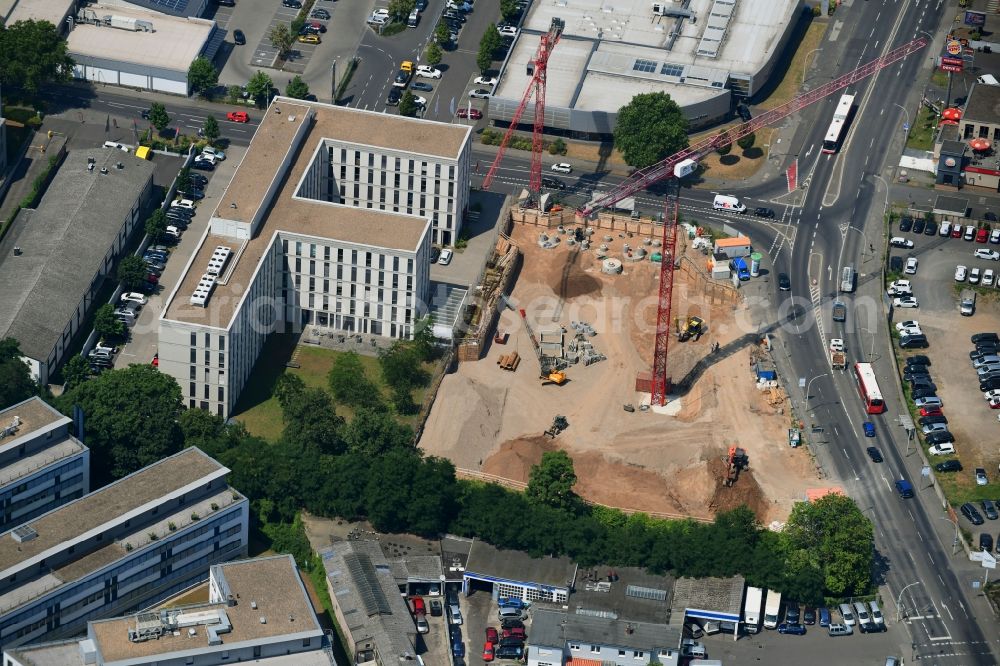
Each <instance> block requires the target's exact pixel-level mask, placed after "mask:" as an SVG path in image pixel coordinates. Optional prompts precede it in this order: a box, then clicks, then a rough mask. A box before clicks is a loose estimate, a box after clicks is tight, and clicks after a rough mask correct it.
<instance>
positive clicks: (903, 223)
mask: <svg viewBox="0 0 1000 666" xmlns="http://www.w3.org/2000/svg"><path fill="white" fill-rule="evenodd" d="M912 228H913V218H912V217H906V216H905V215H904V216H903V217H901V218H899V230H900V232H902V233H904V234H905V233H906V232H907V231H909V230H910V229H912Z"/></svg>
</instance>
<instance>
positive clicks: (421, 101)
mask: <svg viewBox="0 0 1000 666" xmlns="http://www.w3.org/2000/svg"><path fill="white" fill-rule="evenodd" d="M413 103H414V104H416V105H417V106H419V107H421V108H422V107H425V106H427V98H426V97H421V96H420V95H414V96H413Z"/></svg>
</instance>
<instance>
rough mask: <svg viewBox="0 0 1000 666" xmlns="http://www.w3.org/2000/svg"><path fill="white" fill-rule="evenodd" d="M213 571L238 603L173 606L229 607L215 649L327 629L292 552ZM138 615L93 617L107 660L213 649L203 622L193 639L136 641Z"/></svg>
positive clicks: (92, 632) (190, 609) (93, 633)
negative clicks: (227, 626)
mask: <svg viewBox="0 0 1000 666" xmlns="http://www.w3.org/2000/svg"><path fill="white" fill-rule="evenodd" d="M220 574H221V578H220ZM212 576H213V577H214V578H215V579H216V580H217V581H221V582H223V583H224V585H225V586H226V587H227V588H228V590H229V593H230V594H231V595H232V598H233V599H234V600H235V604H233V605H227V604H226V603H225V602H224V601H222V602H218V603H208V604H196V605H194V606H186V607H183V608H178V609H172V610H175V611H177V612H180V613H200V612H206V611H211V610H223V611H225V613H226V617H227V618H228V619H229V622H230V624H231V625H232V630H231V631H229V632H226V633H222V634H219V638H220V639H221V640H222V644H221V645H219V646H217V648H216V649H219V650H222V649H225V648H226V646H227V645H239V644H241V643H242V644H248V643H249V644H256V643H261V642H264V641H266V640H268V639H275V638H280V637H283V636H284V637H288V636H294V635H298V634H303V633H309V632H311V633H314V634H318V633H322V628H321V627H320V626H319V623H318V621H317V619H316V613H315V611H314V609H313V607H312V603H311V602H310V601H309V595H308V594H306V590H305V587H304V586H303V584H302V580H301V578H300V577H299V572H298V569H297V568H296V566H295V560H294V559H292V557H291V556H290V555H277V556H274V557H264V558H260V559H252V560H242V561H238V562H230V563H228V564H221V565H215V566H213V567H212ZM252 603H253V604H256V608H253V607H252V606H251V604H252ZM136 617H137V616H136V615H130V616H126V617H119V618H114V619H111V620H101V621H97V622H92V623H90V626H89V627H88V632H87V633H88V636H90V637H91V638H93V639H94V640H95V642H96V643H97V647H98V648H99V650H100V653H101V655H102V656H103V657H104V660H105V662H115V661H124V660H126V659H138V658H149V657H153V656H158V657H161V658H163V659H169V658H170V655H171V654H172V653H176V652H180V651H187V650H191V649H198V650H202V651H204V650H208V649H210V648H209V645H208V640H207V635H206V632H205V631H204V630H203V629H202V628H201V627H198V628H197V629H198V630H197V636H196V638H195V639H194V641H192V640H191V639H190V638H189V637H188V636H187V634H186V633H185V632H181V633H180V635H173V634H170V633H168V634H167V635H165V636H162V637H160V638H158V639H156V640H149V641H145V642H141V643H135V642H132V641H130V640H129V638H128V630H129V629H130V628H134V627H135V626H136ZM261 618H266V619H267V622H266V623H265V622H262V621H261ZM192 643H194V645H193V644H192Z"/></svg>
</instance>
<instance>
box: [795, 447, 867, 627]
mask: <svg viewBox="0 0 1000 666" xmlns="http://www.w3.org/2000/svg"><path fill="white" fill-rule="evenodd" d="M865 450H866V451H868V457H869V458H871V459H872V462H876V463H880V462H882V452H881V451H879V450H878V448H877V447H874V446H869V447H868V448H867V449H865ZM806 624H812V622H806Z"/></svg>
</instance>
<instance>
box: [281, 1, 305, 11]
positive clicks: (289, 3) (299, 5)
mask: <svg viewBox="0 0 1000 666" xmlns="http://www.w3.org/2000/svg"><path fill="white" fill-rule="evenodd" d="M281 4H282V5H283V6H285V7H291V8H292V9H302V3H301V2H299V0H281Z"/></svg>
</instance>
